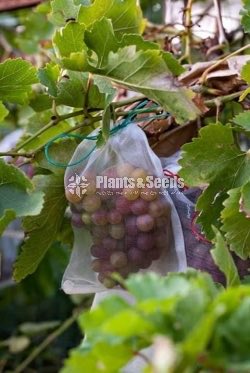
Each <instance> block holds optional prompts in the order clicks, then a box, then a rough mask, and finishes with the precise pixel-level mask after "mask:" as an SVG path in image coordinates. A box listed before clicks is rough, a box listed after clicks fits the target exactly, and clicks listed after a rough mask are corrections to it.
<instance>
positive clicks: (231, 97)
mask: <svg viewBox="0 0 250 373" xmlns="http://www.w3.org/2000/svg"><path fill="white" fill-rule="evenodd" d="M243 92H245V90H243V91H239V92H234V93H230V94H229V95H225V96H221V97H216V98H213V99H211V100H206V101H205V102H204V103H205V105H206V106H208V107H213V106H217V105H218V102H220V103H225V102H228V101H231V100H234V99H235V98H237V97H240V96H241V95H242V93H243Z"/></svg>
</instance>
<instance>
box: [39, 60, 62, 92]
mask: <svg viewBox="0 0 250 373" xmlns="http://www.w3.org/2000/svg"><path fill="white" fill-rule="evenodd" d="M59 74H60V68H59V66H58V65H56V64H55V63H53V62H50V63H47V64H46V65H45V67H44V68H41V69H39V70H38V78H39V80H40V82H41V84H43V85H44V86H45V87H47V88H48V94H49V95H50V96H54V97H56V96H57V81H58V78H59Z"/></svg>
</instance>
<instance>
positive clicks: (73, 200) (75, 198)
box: [65, 189, 83, 204]
mask: <svg viewBox="0 0 250 373" xmlns="http://www.w3.org/2000/svg"><path fill="white" fill-rule="evenodd" d="M65 197H66V199H67V200H68V201H69V202H71V203H75V204H76V203H79V202H81V200H82V197H83V196H80V197H79V196H78V195H77V194H76V193H75V191H74V190H72V193H71V189H66V190H65Z"/></svg>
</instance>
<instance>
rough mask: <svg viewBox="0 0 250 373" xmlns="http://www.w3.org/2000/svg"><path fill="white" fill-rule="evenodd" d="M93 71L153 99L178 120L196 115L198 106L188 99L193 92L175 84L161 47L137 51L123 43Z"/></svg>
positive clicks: (190, 118) (193, 117) (182, 120)
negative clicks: (106, 61)
mask: <svg viewBox="0 0 250 373" xmlns="http://www.w3.org/2000/svg"><path fill="white" fill-rule="evenodd" d="M94 73H95V74H96V75H100V76H105V77H107V78H108V79H110V80H113V81H115V82H116V83H118V84H119V85H122V86H125V87H127V88H128V89H130V90H133V91H137V92H140V93H142V94H144V95H145V96H146V97H149V98H150V99H152V100H155V101H156V102H158V103H159V104H160V105H161V106H162V107H163V108H164V109H165V110H167V111H169V112H170V113H171V114H172V115H173V116H175V117H176V120H177V121H178V122H179V123H183V122H186V121H188V120H192V119H195V118H196V116H197V113H198V109H197V108H196V106H195V105H194V104H193V102H192V100H191V98H192V96H193V94H192V93H191V91H190V90H188V89H186V88H180V87H177V86H176V85H175V82H174V79H173V77H172V75H171V73H170V72H169V69H168V67H167V65H166V63H165V61H164V59H163V57H162V53H161V51H158V50H148V51H139V52H137V51H136V46H129V47H125V48H122V49H119V50H118V52H117V53H113V52H110V54H109V58H108V63H107V65H106V66H105V68H103V69H98V70H94Z"/></svg>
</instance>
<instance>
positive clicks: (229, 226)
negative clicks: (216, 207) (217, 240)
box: [221, 187, 250, 259]
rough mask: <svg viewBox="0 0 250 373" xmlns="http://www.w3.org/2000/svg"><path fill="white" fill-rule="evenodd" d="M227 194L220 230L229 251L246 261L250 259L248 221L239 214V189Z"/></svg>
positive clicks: (249, 221)
mask: <svg viewBox="0 0 250 373" xmlns="http://www.w3.org/2000/svg"><path fill="white" fill-rule="evenodd" d="M228 194H229V197H228V198H227V199H226V201H225V202H224V206H225V208H224V210H223V211H222V213H221V217H222V222H223V226H222V230H223V231H224V232H225V237H226V240H227V242H228V243H229V244H230V249H231V250H232V251H234V252H235V253H236V254H237V255H238V256H239V257H240V258H242V259H247V258H248V257H250V219H249V218H247V217H246V215H245V214H244V212H240V198H241V188H240V187H239V188H235V189H231V190H230V191H229V192H228Z"/></svg>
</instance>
